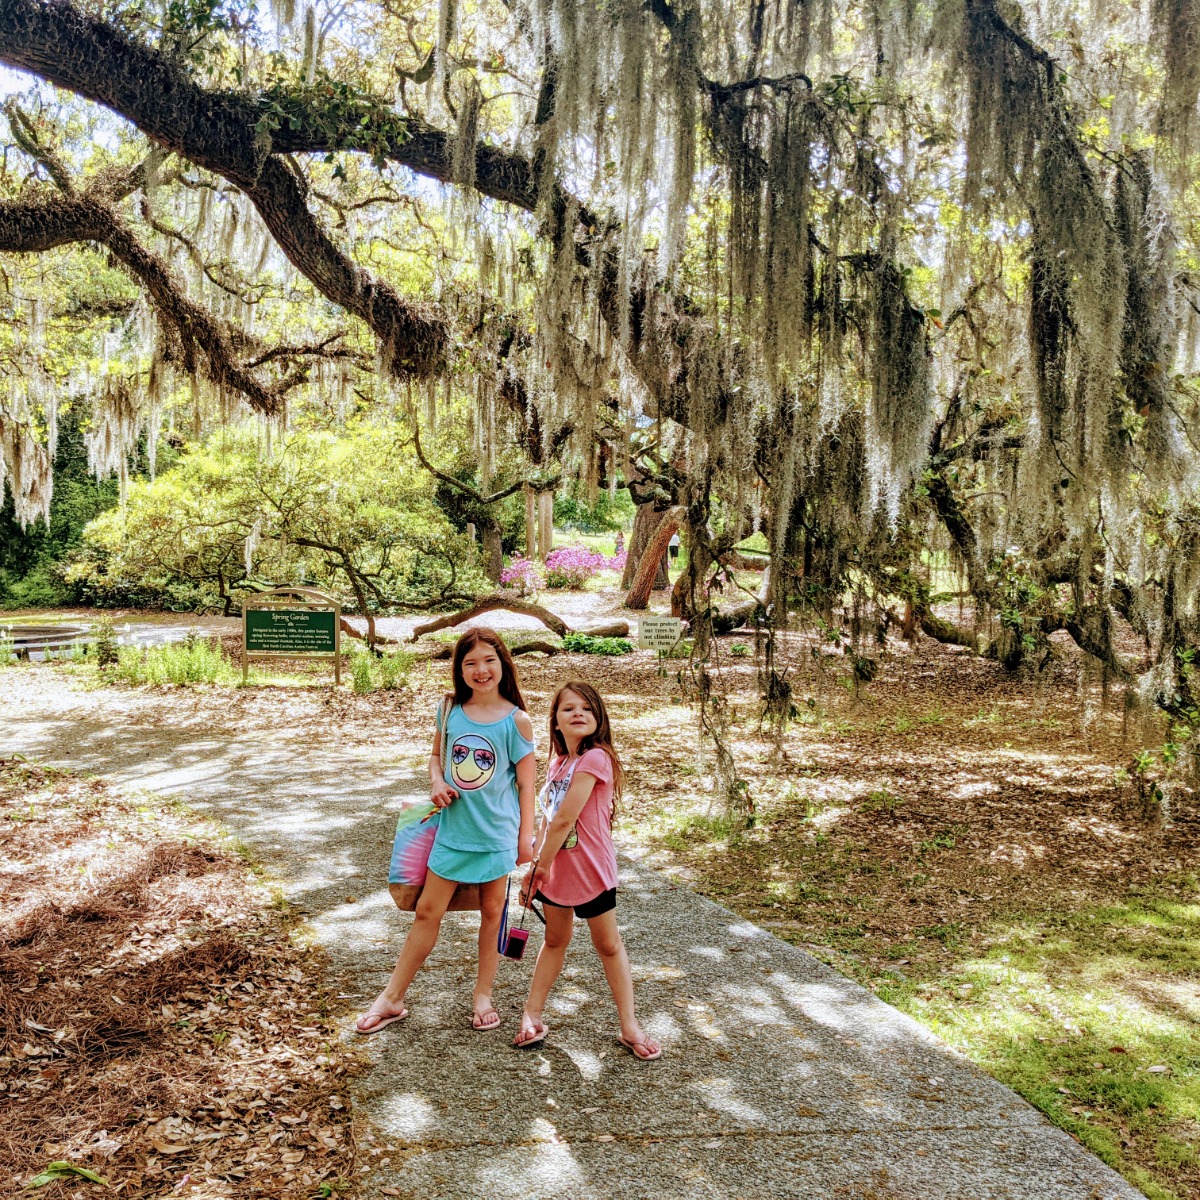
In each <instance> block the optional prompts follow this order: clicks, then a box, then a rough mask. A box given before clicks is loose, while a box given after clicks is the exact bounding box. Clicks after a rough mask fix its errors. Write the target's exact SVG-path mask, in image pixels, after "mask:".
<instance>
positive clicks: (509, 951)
mask: <svg viewBox="0 0 1200 1200" xmlns="http://www.w3.org/2000/svg"><path fill="white" fill-rule="evenodd" d="M528 941H529V930H528V929H510V930H509V931H508V937H507V938H506V939H505V941H504V950H503V951H502V953H503V955H504V957H505V958H521V957H522V956H523V955H524V953H525V943H526V942H528Z"/></svg>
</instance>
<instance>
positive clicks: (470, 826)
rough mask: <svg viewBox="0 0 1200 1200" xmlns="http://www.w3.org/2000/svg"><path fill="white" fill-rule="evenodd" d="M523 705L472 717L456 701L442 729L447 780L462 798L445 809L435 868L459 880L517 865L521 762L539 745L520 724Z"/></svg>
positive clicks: (483, 877)
mask: <svg viewBox="0 0 1200 1200" xmlns="http://www.w3.org/2000/svg"><path fill="white" fill-rule="evenodd" d="M516 716H517V709H515V708H514V709H513V710H512V712H510V713H509V714H508V716H506V717H502V718H501V719H500V720H499V721H489V722H487V723H480V722H478V721H472V720H471V718H470V717H468V716H467V714H466V713H465V712H463V710H462V709H461V708H460V707H459V706H458V705H455V706H454V707H453V708H451V710H450V714H449V716H448V717H447V718H446V728H445V729H442V726H441V719H440V717H441V713H440V706H439V720H438V729H439V730H440V731H441V733H442V738H443V741H444V742H445V744H446V782H447V783H448V784H449V785H450V786H451V787H452V788H454V790H455V791H456V792H458V799H457V800H454V801H453V802H452V803H451V804H450V805H449V806H447V807H446V808H444V809H442V812H441V815H440V816H439V817H438V831H437V838H436V840H435V841H434V843H433V850H432V852H431V853H430V855H429V869H430V870H431V871H432V872H433V873H434V874H435V875H440V876H441V877H442V878H443V879H453V880H454V881H455V882H456V883H488V882H490V881H491V880H493V879H500V878H501V877H502V876H505V875H507V874H508V873H509V871H511V870H512V869H513V867H515V866H516V865H517V838H518V836H519V834H520V829H521V806H520V802H519V800H518V795H517V763H519V762H520V761H521V760H522V759H523V758H524V757H525V756H526V755H528V754H532V753H533V751H534V745H533V743H532V742H531V741H529V739H528V738H526V737H523V736H522V734H521V731H520V730H519V729H518V728H517V721H516Z"/></svg>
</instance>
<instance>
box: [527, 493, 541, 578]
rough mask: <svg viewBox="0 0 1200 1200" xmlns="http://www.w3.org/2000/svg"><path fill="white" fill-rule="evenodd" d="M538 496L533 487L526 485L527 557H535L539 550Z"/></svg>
mask: <svg viewBox="0 0 1200 1200" xmlns="http://www.w3.org/2000/svg"><path fill="white" fill-rule="evenodd" d="M537 541H538V538H537V498H536V495H535V493H534V490H533V488H531V487H530V486H529V484H526V485H525V557H526V558H528V559H531V560H532V559H535V558H537V556H538V552H537Z"/></svg>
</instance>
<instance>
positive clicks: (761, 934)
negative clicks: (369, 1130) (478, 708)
mask: <svg viewBox="0 0 1200 1200" xmlns="http://www.w3.org/2000/svg"><path fill="white" fill-rule="evenodd" d="M2 678H3V683H4V694H3V697H2V698H0V730H2V731H3V732H2V733H0V751H2V752H3V753H5V754H11V753H13V752H20V753H23V754H26V755H29V756H30V757H36V758H39V759H42V760H45V761H49V762H55V763H61V764H63V765H70V766H73V767H76V768H81V769H84V770H88V771H93V772H97V773H100V774H103V775H105V776H107V777H108V778H110V779H113V780H116V781H119V782H121V783H124V784H132V785H136V786H138V787H141V788H145V789H149V790H152V791H155V792H160V793H174V794H178V795H179V796H181V797H182V798H183V799H185V800H186V801H187V802H188V803H189V804H190V805H191V806H192V807H193V808H197V809H200V810H204V809H208V810H209V811H211V812H212V814H213V815H214V816H216V817H219V818H220V819H221V820H222V821H223V822H224V823H225V824H226V825H227V826H228V827H230V828H231V829H233V830H234V831H235V832H237V833H238V834H239V835H240V836H241V837H242V838H244V839H245V840H246V841H247V842H248V843H250V844H251V845H252V846H254V847H255V848H256V849H257V850H258V852H259V853H260V854H261V855H262V857H263V858H264V859H265V861H266V862H267V864H268V866H269V868H270V869H271V870H272V871H273V872H274V873H276V874H277V875H278V876H279V877H280V878H281V879H282V880H284V881H285V888H286V891H287V893H288V895H289V896H290V898H291V899H292V901H293V902H294V903H296V904H299V905H302V906H303V907H304V908H305V909H306V910H307V911H308V913H309V914H310V917H311V920H312V924H313V927H314V929H315V931H316V934H317V936H318V937H319V938H320V940H321V941H322V942H323V943H324V944H325V946H326V947H327V948H328V951H329V953H330V956H331V958H332V961H333V965H334V969H335V970H336V971H338V972H339V974H340V977H341V978H342V979H343V980H345V981H346V982H345V984H344V990H345V992H346V993H347V994H348V995H351V996H353V997H354V998H355V999H356V1000H361V1001H362V1002H363V1003H365V1002H366V1001H367V1000H368V999H370V998H371V997H373V996H374V995H375V993H376V992H377V991H378V989H379V988H380V986H381V985H382V983H383V981H384V979H385V978H386V976H387V973H388V970H389V969H390V966H391V961H392V956H393V955H394V953H395V950H396V948H397V946H398V943H399V940H400V938H401V937H402V936H403V932H404V929H405V927H406V923H407V921H408V920H409V918H407V917H406V916H402V915H399V914H397V913H396V912H395V910H394V909H393V908H392V906H391V902H390V900H389V899H388V895H387V891H386V886H385V885H384V872H385V870H386V862H387V855H388V847H389V845H390V819H391V817H390V814H391V813H392V812H393V811H394V810H395V809H396V808H397V806H398V804H399V802H400V800H401V798H402V797H404V796H409V795H417V794H419V793H421V792H422V783H421V778H422V775H423V763H424V752H423V749H421V748H417V747H414V746H412V745H405V744H402V743H401V742H399V741H397V740H389V738H388V736H387V734H386V731H377V732H379V736H378V737H373V736H369V734H368V732H367V731H366V730H364V729H363V728H362V727H361V726H359V727H353V728H351V727H346V728H335V729H333V730H331V731H329V733H328V735H327V736H325V737H323V738H322V739H321V740H320V742H319V743H316V744H314V740H313V737H312V732H311V731H312V728H313V725H312V722H314V721H319V720H320V718H321V705H322V700H321V697H320V696H319V694H310V695H307V696H302V697H298V698H289V699H288V700H287V701H286V704H287V705H288V706H290V707H289V708H288V710H287V711H288V714H289V718H288V719H287V720H283V719H281V718H280V717H279V716H278V714H279V713H281V712H282V711H283V706H284V703H285V702H284V701H283V700H276V701H271V700H269V699H268V700H265V701H263V702H262V703H258V702H254V703H250V702H248V701H231V707H230V713H229V714H227V715H225V716H223V715H222V714H221V713H220V712H217V713H215V714H214V706H213V702H212V699H211V697H204V696H199V695H198V696H195V697H194V698H192V699H191V700H187V699H185V700H183V701H181V700H180V699H179V698H178V697H176V698H174V699H172V701H171V702H170V704H169V705H168V704H166V703H165V702H164V700H163V699H162V697H161V696H155V695H153V694H151V693H140V692H117V691H112V690H107V689H101V690H95V691H72V690H70V689H69V688H68V687H66V686H64V684H63V683H62V682H61V680H58V679H56V677H55V675H54V673H52V672H49V671H46V670H44V669H43V670H39V669H14V670H9V671H6V672H5V673H4V674H3V677H2ZM273 713H274V714H276V715H275V716H274V717H273V716H272V714H273ZM297 714H299V715H300V716H303V717H304V719H303V720H301V719H298V715H297ZM621 865H622V870H621V888H622V896H621V906H620V910H619V911H620V915H621V922H622V929H623V932H624V935H625V938H626V941H627V944H628V947H629V952H630V957H631V959H632V961H633V963H634V970H635V977H636V979H637V981H638V992H639V1004H640V1007H641V1011H642V1016H643V1020H644V1022H645V1023H646V1025H647V1027H648V1028H649V1029H650V1030H651V1031H652V1032H653V1033H654V1035H655V1036H656V1037H658V1038H660V1039H661V1040H662V1041H663V1042H664V1044H665V1046H666V1050H665V1054H664V1057H663V1059H662V1060H661V1061H660V1062H658V1063H649V1064H646V1063H638V1062H635V1061H633V1060H632V1059H631V1058H629V1057H628V1056H627V1055H626V1054H624V1053H623V1052H622V1051H621V1050H620V1049H619V1048H618V1047H617V1046H616V1044H615V1041H614V1036H613V1035H614V1033H615V1031H616V1021H615V1012H614V1010H613V1007H612V1002H611V998H610V997H609V996H608V992H607V988H606V987H605V984H604V980H603V977H602V975H601V973H600V970H599V967H598V964H597V961H596V958H595V955H594V953H593V952H592V951H591V949H590V946H589V945H588V944H587V937H586V933H581V934H580V935H579V938H578V941H579V944H578V945H577V946H576V947H575V948H574V949H573V951H572V956H571V957H570V958H569V959H568V967H567V970H566V972H565V973H564V977H563V979H562V980H561V982H560V984H559V986H558V988H557V990H556V993H555V995H554V996H553V997H552V999H551V1007H550V1009H549V1010H548V1014H547V1023H548V1024H549V1025H550V1027H551V1033H550V1037H549V1039H548V1041H547V1043H546V1044H545V1046H543V1047H542V1048H541V1049H538V1050H532V1051H526V1052H519V1051H516V1050H513V1049H511V1048H510V1047H509V1045H508V1042H509V1040H510V1039H511V1037H512V1034H513V1032H514V1030H515V1027H516V1018H517V1013H518V1012H519V1007H520V1002H521V999H522V997H523V991H524V987H525V985H526V984H527V982H528V978H529V972H530V963H529V958H528V957H527V959H526V961H525V962H522V963H508V962H502V963H501V972H500V977H499V980H498V986H497V992H496V997H495V999H496V1003H497V1007H498V1009H499V1011H500V1012H501V1014H502V1015H503V1017H504V1025H503V1027H502V1029H501V1031H499V1032H497V1033H491V1034H486V1033H475V1032H473V1031H472V1030H471V1029H470V1028H469V1025H468V1019H467V1018H468V1013H469V1010H470V999H471V981H472V979H473V975H474V936H475V935H474V929H475V925H476V923H477V920H476V919H475V918H473V916H472V915H471V914H452V915H451V916H450V917H448V918H447V924H446V926H445V929H444V932H443V937H442V940H441V942H440V943H439V945H438V947H437V948H436V950H435V951H434V954H433V956H432V958H431V960H430V966H429V967H428V968H427V970H426V971H424V972H423V973H422V974H421V975H420V976H419V977H418V979H417V982H416V983H415V984H414V986H413V988H412V990H411V992H410V1008H411V1010H412V1016H411V1018H410V1019H409V1020H408V1021H406V1022H403V1023H399V1024H396V1025H393V1026H391V1027H389V1028H388V1030H387V1031H386V1032H384V1033H381V1034H379V1035H378V1036H377V1037H376V1038H375V1039H373V1040H372V1041H371V1042H370V1043H369V1046H370V1049H371V1051H372V1055H373V1067H372V1069H371V1070H370V1071H368V1072H367V1073H366V1074H365V1075H364V1076H363V1077H362V1079H361V1080H360V1083H359V1086H358V1094H357V1096H356V1097H355V1101H356V1104H357V1105H359V1107H360V1109H361V1110H362V1111H364V1112H365V1114H366V1115H367V1116H368V1117H369V1118H370V1119H371V1121H372V1122H373V1124H374V1126H375V1136H376V1141H377V1144H380V1145H382V1146H385V1147H386V1146H390V1147H393V1148H394V1149H393V1150H392V1151H391V1152H390V1153H389V1152H388V1151H387V1150H384V1151H383V1152H382V1153H381V1154H379V1155H378V1156H377V1157H376V1158H375V1160H374V1161H375V1162H376V1163H377V1165H376V1166H374V1167H373V1168H372V1169H371V1170H369V1171H368V1172H367V1173H366V1174H364V1175H363V1176H362V1178H361V1180H360V1188H361V1190H360V1194H361V1195H363V1196H369V1197H375V1196H382V1195H388V1196H401V1197H410V1198H412V1200H417V1198H418V1197H420V1198H426V1197H442V1198H445V1200H474V1198H484V1197H486V1198H488V1200H509V1198H511V1200H542V1198H545V1200H550V1198H552V1197H553V1198H554V1200H667V1198H670V1200H676V1198H679V1200H683V1198H688V1200H693V1198H694V1200H728V1198H733V1197H740V1198H744V1200H751V1198H753V1200H759V1198H762V1200H766V1198H768V1197H769V1198H776V1197H788V1198H791V1197H795V1198H806V1200H809V1198H811V1200H828V1198H833V1197H837V1198H839V1200H1001V1198H1004V1200H1117V1198H1136V1197H1138V1196H1140V1195H1141V1193H1140V1192H1138V1191H1136V1190H1135V1189H1134V1188H1132V1187H1131V1186H1130V1185H1129V1184H1127V1183H1125V1182H1124V1181H1123V1180H1121V1179H1120V1178H1119V1177H1118V1176H1117V1175H1116V1174H1114V1173H1113V1172H1112V1171H1110V1170H1109V1169H1108V1168H1107V1167H1105V1166H1104V1165H1103V1164H1101V1163H1100V1162H1099V1160H1097V1159H1096V1158H1094V1157H1092V1156H1091V1155H1090V1154H1088V1153H1087V1152H1085V1151H1084V1150H1083V1149H1081V1148H1080V1147H1079V1146H1078V1145H1076V1143H1075V1142H1073V1141H1072V1140H1071V1138H1069V1137H1068V1136H1067V1135H1066V1134H1065V1133H1062V1132H1061V1131H1059V1130H1057V1129H1055V1128H1054V1127H1052V1126H1051V1125H1049V1124H1048V1123H1047V1122H1046V1121H1045V1120H1044V1119H1043V1118H1042V1117H1041V1116H1040V1115H1039V1114H1038V1113H1037V1112H1035V1111H1034V1109H1032V1108H1031V1107H1030V1106H1029V1105H1027V1104H1026V1103H1025V1102H1024V1101H1022V1100H1021V1099H1019V1098H1018V1097H1017V1096H1016V1095H1014V1094H1013V1093H1012V1092H1010V1091H1009V1090H1007V1089H1006V1088H1004V1087H1002V1086H1001V1085H1000V1084H998V1083H996V1082H995V1081H994V1080H992V1079H990V1078H988V1077H987V1076H985V1075H984V1074H983V1073H982V1072H980V1071H979V1070H977V1069H976V1068H975V1067H973V1066H971V1065H970V1064H969V1063H967V1062H966V1061H965V1060H963V1059H961V1058H959V1057H958V1056H956V1055H954V1054H952V1053H951V1052H950V1051H948V1050H947V1049H946V1048H945V1047H944V1046H943V1045H942V1044H941V1043H940V1042H938V1041H937V1039H935V1038H934V1037H933V1036H932V1035H930V1034H929V1033H928V1032H926V1031H925V1030H924V1029H922V1028H921V1027H920V1026H918V1025H917V1024H916V1023H915V1022H913V1021H911V1020H909V1019H908V1018H907V1017H904V1016H903V1015H901V1014H900V1013H898V1012H896V1011H895V1010H894V1009H891V1008H889V1007H888V1006H887V1005H885V1004H883V1003H881V1002H880V1001H879V1000H877V999H876V998H875V997H874V996H872V995H871V994H870V993H869V992H867V991H865V990H864V989H862V988H860V987H858V986H857V985H856V984H854V983H852V982H850V981H849V980H847V979H845V978H843V977H842V976H840V975H838V974H836V973H835V972H833V971H831V970H830V969H829V968H827V967H825V966H823V965H822V964H820V963H818V962H816V961H815V960H814V959H812V958H811V957H809V956H808V955H806V954H805V953H803V952H802V951H800V950H798V949H796V948H795V947H792V946H788V945H787V944H785V943H783V942H781V941H779V940H778V939H776V938H774V937H773V936H771V935H770V934H768V933H766V932H765V931H764V930H763V929H761V928H759V927H758V926H755V925H752V924H750V923H748V922H746V921H743V920H741V919H740V918H738V917H737V916H735V915H734V914H733V913H731V912H729V911H728V910H726V909H723V908H720V907H719V906H717V905H715V904H711V903H709V902H708V901H706V900H704V899H702V898H701V897H699V896H697V895H695V894H693V893H691V892H689V891H687V890H686V889H684V888H681V887H678V886H676V885H674V884H672V883H671V882H670V881H668V880H667V879H665V878H664V877H662V876H661V875H658V874H656V873H655V872H654V871H652V870H650V869H649V868H647V867H646V866H644V865H642V864H641V863H639V862H638V861H636V860H635V859H633V858H630V857H625V858H624V859H623V861H622V864H621ZM537 942H538V935H537V933H536V932H535V934H534V935H533V937H532V938H531V945H530V949H529V952H528V953H529V955H530V956H531V955H532V954H533V953H534V952H535V951H536V944H537ZM385 1160H387V1161H385ZM384 1189H387V1190H386V1191H385V1190H384Z"/></svg>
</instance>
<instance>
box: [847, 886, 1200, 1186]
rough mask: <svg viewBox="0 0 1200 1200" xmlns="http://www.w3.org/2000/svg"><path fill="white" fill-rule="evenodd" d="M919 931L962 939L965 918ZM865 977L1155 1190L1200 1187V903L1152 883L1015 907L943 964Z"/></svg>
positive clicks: (952, 943)
mask: <svg viewBox="0 0 1200 1200" xmlns="http://www.w3.org/2000/svg"><path fill="white" fill-rule="evenodd" d="M915 932H916V934H917V935H918V936H920V937H925V938H933V939H936V940H938V941H941V942H942V943H943V945H945V946H946V947H947V949H950V950H954V949H957V948H958V947H959V945H960V944H961V941H962V939H963V930H962V928H961V926H959V925H958V924H957V923H955V924H952V925H943V926H936V927H932V926H931V927H928V928H921V929H918V930H916V931H915ZM907 970H908V971H909V972H910V974H911V973H912V972H919V971H920V970H921V967H920V966H915V965H914V966H909V967H908V968H907ZM859 973H860V974H863V972H859ZM865 974H867V975H869V974H870V972H869V971H867V972H865ZM869 981H870V982H871V984H872V986H873V987H874V988H875V990H876V992H877V994H878V995H879V997H880V998H881V999H883V1000H886V1001H887V1002H888V1003H889V1004H894V1005H895V1006H896V1007H897V1008H899V1009H901V1010H902V1011H904V1012H907V1013H909V1014H910V1015H912V1016H914V1017H916V1018H917V1019H918V1020H919V1021H921V1022H922V1023H923V1024H925V1025H927V1026H929V1027H930V1028H931V1029H933V1030H934V1032H936V1033H937V1034H939V1035H940V1036H941V1037H943V1038H945V1039H946V1041H948V1042H950V1043H951V1044H952V1045H953V1046H956V1047H957V1048H958V1049H960V1050H961V1051H962V1052H963V1053H965V1054H966V1055H968V1056H969V1057H970V1058H972V1059H974V1060H975V1061H976V1062H977V1063H979V1064H980V1065H981V1066H983V1067H985V1068H986V1069H987V1070H988V1071H989V1072H990V1073H991V1074H993V1075H994V1076H996V1078H998V1079H999V1080H1001V1081H1002V1082H1003V1083H1006V1084H1007V1085H1008V1086H1009V1087H1011V1088H1013V1089H1014V1090H1015V1091H1017V1092H1019V1093H1020V1094H1021V1095H1022V1096H1024V1097H1025V1098H1026V1099H1027V1100H1029V1101H1030V1102H1031V1103H1032V1104H1033V1105H1035V1106H1036V1107H1037V1108H1039V1109H1041V1111H1042V1112H1044V1113H1045V1114H1046V1115H1047V1116H1048V1117H1049V1118H1050V1119H1051V1120H1052V1121H1053V1122H1054V1123H1055V1124H1056V1125H1059V1126H1060V1127H1061V1128H1063V1129H1065V1130H1067V1131H1068V1132H1069V1133H1072V1134H1074V1135H1075V1136H1076V1137H1077V1138H1078V1139H1079V1140H1080V1141H1081V1142H1082V1143H1083V1144H1084V1145H1085V1146H1087V1147H1088V1148H1089V1149H1090V1150H1092V1151H1093V1152H1094V1153H1095V1154H1097V1155H1098V1156H1099V1157H1100V1158H1102V1159H1103V1160H1104V1161H1105V1162H1106V1163H1108V1164H1109V1165H1110V1166H1112V1167H1115V1168H1116V1169H1117V1170H1119V1171H1122V1172H1123V1173H1124V1174H1125V1176H1126V1177H1127V1178H1128V1179H1129V1180H1130V1182H1132V1183H1134V1184H1136V1185H1137V1186H1138V1187H1140V1188H1141V1189H1142V1190H1143V1191H1144V1192H1145V1193H1146V1195H1147V1196H1149V1197H1151V1200H1185V1198H1186V1197H1189V1196H1194V1195H1196V1194H1197V1193H1196V1190H1195V1188H1196V1187H1197V1186H1198V1185H1200V1154H1197V1151H1196V1134H1197V1131H1198V1130H1200V1040H1198V1039H1197V1036H1196V1024H1195V1023H1196V1021H1197V1019H1200V999H1198V996H1200V992H1198V987H1200V904H1186V903H1180V902H1179V900H1178V899H1177V898H1175V897H1168V896H1158V897H1155V896H1152V895H1149V894H1147V895H1142V896H1137V895H1133V896H1130V897H1129V899H1127V900H1126V901H1125V902H1124V903H1122V904H1115V905H1107V906H1091V907H1084V908H1081V909H1079V910H1077V911H1075V912H1068V913H1057V914H1056V913H1052V912H1047V911H1040V912H1037V913H1030V914H1028V915H1022V914H1018V915H1015V916H1014V917H1013V918H1012V919H1011V920H1010V922H1008V923H1006V924H998V925H995V926H993V928H992V929H991V930H990V931H989V936H988V938H987V939H986V942H985V944H984V948H983V949H982V952H979V953H976V954H974V955H973V956H971V957H966V958H964V959H962V960H960V961H959V962H957V963H955V964H954V965H953V966H952V967H951V968H950V969H948V970H942V971H940V972H938V973H937V974H934V975H930V976H929V977H927V978H924V979H920V978H909V979H894V978H890V977H876V978H874V979H871V980H869ZM1154 1068H1157V1069H1154ZM1135 1147H1136V1148H1137V1149H1138V1151H1139V1153H1137V1154H1136V1155H1134V1154H1133V1153H1132V1151H1133V1150H1134V1149H1135ZM1135 1157H1136V1159H1138V1160H1140V1162H1141V1164H1145V1163H1147V1162H1150V1163H1154V1164H1156V1166H1153V1167H1147V1166H1145V1165H1138V1163H1137V1162H1135V1161H1134V1158H1135Z"/></svg>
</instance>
